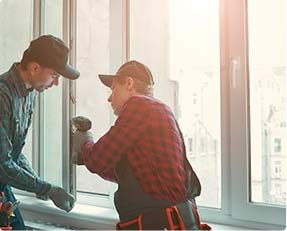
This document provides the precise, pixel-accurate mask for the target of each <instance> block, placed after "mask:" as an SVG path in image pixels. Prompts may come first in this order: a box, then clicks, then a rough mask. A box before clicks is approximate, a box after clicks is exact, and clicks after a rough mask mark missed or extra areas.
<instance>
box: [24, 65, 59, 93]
mask: <svg viewBox="0 0 287 231" xmlns="http://www.w3.org/2000/svg"><path fill="white" fill-rule="evenodd" d="M59 76H60V75H59V74H58V73H57V72H55V71H54V70H53V69H52V68H48V67H41V66H39V69H38V70H37V72H35V73H34V75H33V76H32V77H31V78H30V81H29V82H30V84H31V85H32V87H33V88H34V89H36V90H37V91H38V92H42V91H44V90H46V89H48V88H50V87H52V86H53V85H55V86H57V85H58V84H59Z"/></svg>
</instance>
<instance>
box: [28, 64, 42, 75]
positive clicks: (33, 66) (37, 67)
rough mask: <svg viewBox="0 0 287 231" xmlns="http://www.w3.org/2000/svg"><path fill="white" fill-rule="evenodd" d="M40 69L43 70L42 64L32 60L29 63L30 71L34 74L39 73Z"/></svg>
mask: <svg viewBox="0 0 287 231" xmlns="http://www.w3.org/2000/svg"><path fill="white" fill-rule="evenodd" d="M40 70H41V66H40V65H39V64H38V63H36V62H31V63H29V64H28V71H29V72H30V74H31V75H32V76H33V75H35V74H38V73H39V71H40Z"/></svg>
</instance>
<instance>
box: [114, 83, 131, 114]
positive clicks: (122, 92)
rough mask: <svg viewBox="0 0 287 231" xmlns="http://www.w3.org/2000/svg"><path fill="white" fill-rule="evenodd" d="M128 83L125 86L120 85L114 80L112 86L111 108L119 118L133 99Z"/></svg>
mask: <svg viewBox="0 0 287 231" xmlns="http://www.w3.org/2000/svg"><path fill="white" fill-rule="evenodd" d="M129 89H130V87H129V84H128V81H126V82H125V83H124V84H120V83H119V81H118V80H117V79H116V78H114V79H113V83H112V86H111V90H112V93H111V95H110V97H109V98H108V101H109V102H110V103H111V106H112V108H113V110H114V114H115V115H117V116H119V115H120V113H121V110H122V107H123V105H124V104H125V102H126V101H127V100H128V99H129V98H130V97H131V91H130V90H129Z"/></svg>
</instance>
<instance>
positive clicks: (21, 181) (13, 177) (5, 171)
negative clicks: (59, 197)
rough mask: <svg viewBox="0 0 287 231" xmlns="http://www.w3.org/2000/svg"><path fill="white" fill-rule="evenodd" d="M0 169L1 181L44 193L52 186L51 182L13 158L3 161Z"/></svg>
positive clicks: (19, 187) (22, 188) (37, 192)
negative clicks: (28, 169)
mask: <svg viewBox="0 0 287 231" xmlns="http://www.w3.org/2000/svg"><path fill="white" fill-rule="evenodd" d="M0 171H1V173H0V181H1V182H2V183H6V184H9V185H11V186H13V187H15V188H18V189H21V190H25V191H28V192H33V193H36V194H39V195H42V194H45V193H46V192H47V191H48V190H49V189H50V188H51V185H50V184H49V183H47V182H45V181H42V180H41V179H40V178H39V177H37V176H35V175H33V174H32V173H30V172H28V171H27V170H26V169H24V168H21V167H20V166H18V165H17V164H16V163H15V162H13V161H11V160H8V161H1V163H0Z"/></svg>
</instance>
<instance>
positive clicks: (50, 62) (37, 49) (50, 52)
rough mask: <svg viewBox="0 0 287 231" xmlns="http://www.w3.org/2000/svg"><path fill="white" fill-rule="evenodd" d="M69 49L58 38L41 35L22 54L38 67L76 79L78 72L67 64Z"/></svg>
mask: <svg viewBox="0 0 287 231" xmlns="http://www.w3.org/2000/svg"><path fill="white" fill-rule="evenodd" d="M69 51H70V49H69V48H68V47H67V46H66V44H65V43H64V42H63V41H62V40H61V39H59V38H57V37H55V36H53V35H43V36H40V37H39V38H37V39H35V40H33V41H31V43H30V46H29V47H28V49H27V50H26V51H25V52H24V56H25V55H27V56H29V57H30V60H33V61H35V62H37V63H39V64H40V65H43V66H45V67H48V68H52V69H54V70H55V71H56V72H57V73H58V74H60V75H62V76H63V77H65V78H68V79H72V80H74V79H77V78H78V77H79V76H80V72H79V71H77V70H76V69H75V68H74V67H73V66H71V65H70V64H68V58H69Z"/></svg>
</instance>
